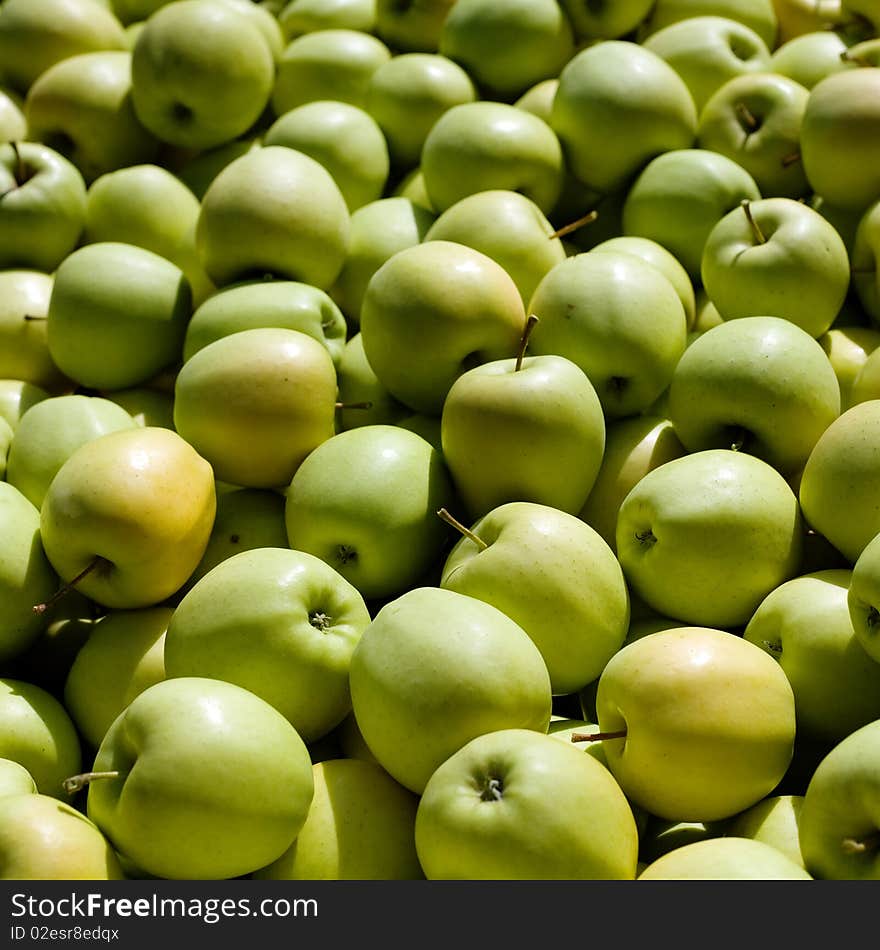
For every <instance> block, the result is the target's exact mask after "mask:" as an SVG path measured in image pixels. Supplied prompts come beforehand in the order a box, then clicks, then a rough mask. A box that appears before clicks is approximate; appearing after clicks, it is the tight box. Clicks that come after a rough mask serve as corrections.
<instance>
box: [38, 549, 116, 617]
mask: <svg viewBox="0 0 880 950" xmlns="http://www.w3.org/2000/svg"><path fill="white" fill-rule="evenodd" d="M107 563H108V562H107V561H106V560H105V559H104V558H102V557H100V556H96V557H94V558H92V560H91V561H89V563H88V564H87V565H86V566H85V567H84V568H83V569H82V570H81V571H80V572H79V574H77V575H76V577H74V578H73V580H71V581H68V582H67V583H66V584H65V585H64V586H63V587H59V588H58V590H56V591H55V593H54V594H53V595H52V596H51V597H50V598H49V599H48V600H47V601H46V602H45V603H42V604H34V613H36V614H44V613H45V612H46V611H47V610H48V609H49V608H50V607H53V606H54V605H55V604H56V603H57V602H58V601H59V600H61V598H62V597H64V596H65V595H66V594H69V593H70V592H71V591H72V590H73V589H74V588H75V587H76V585H77V584H79V582H80V581H81V580H82V579H83V578H85V577H88V575H89V574H91V573H92V571H94V570H95V569H96V568H98V567H100V566H101V565H102V564H107Z"/></svg>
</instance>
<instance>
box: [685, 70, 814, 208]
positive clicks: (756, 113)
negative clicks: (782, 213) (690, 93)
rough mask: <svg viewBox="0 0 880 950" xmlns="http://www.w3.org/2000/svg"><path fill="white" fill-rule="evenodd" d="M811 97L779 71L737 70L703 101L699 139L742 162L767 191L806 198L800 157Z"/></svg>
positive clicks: (703, 145) (702, 144)
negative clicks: (743, 72)
mask: <svg viewBox="0 0 880 950" xmlns="http://www.w3.org/2000/svg"><path fill="white" fill-rule="evenodd" d="M808 97H809V91H808V90H807V89H806V88H805V87H804V86H802V85H800V84H799V83H797V82H795V81H794V80H793V79H789V78H787V77H786V76H781V75H778V74H777V73H773V72H766V71H765V72H757V73H751V74H749V75H745V76H737V77H735V78H733V79H731V80H729V81H728V82H726V83H724V85H722V86H721V87H720V88H719V89H718V90H717V91H716V92H715V93H714V94H713V95H712V96H711V97H710V98H709V100H708V101H707V102H706V103H705V105H704V106H703V109H702V111H701V112H700V121H699V124H698V126H697V143H698V145H699V146H700V148H705V149H709V150H710V151H713V152H718V153H719V154H721V155H726V156H727V157H728V158H730V159H732V160H733V161H735V162H737V163H738V164H739V165H741V166H742V167H743V168H744V169H745V170H746V171H747V172H748V173H749V174H750V175H751V176H752V178H754V180H755V183H756V184H757V186H758V188H759V189H760V191H761V194H762V195H764V196H765V197H777V198H801V197H803V196H804V195H807V194H809V191H810V186H809V184H808V183H807V177H806V175H805V174H804V169H803V163H802V162H801V159H800V134H801V122H802V120H803V115H804V109H805V108H806V105H807V98H808Z"/></svg>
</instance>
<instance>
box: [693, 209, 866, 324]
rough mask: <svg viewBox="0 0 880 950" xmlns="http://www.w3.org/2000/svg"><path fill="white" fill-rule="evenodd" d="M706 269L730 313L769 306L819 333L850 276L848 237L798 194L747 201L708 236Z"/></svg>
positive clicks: (718, 302)
mask: <svg viewBox="0 0 880 950" xmlns="http://www.w3.org/2000/svg"><path fill="white" fill-rule="evenodd" d="M701 273H702V279H703V286H704V287H705V288H706V293H707V294H708V295H709V298H710V299H711V301H712V303H714V304H715V306H716V307H717V308H718V312H719V313H720V314H721V316H722V317H723V318H724V319H725V320H732V319H734V318H737V317H755V316H763V315H766V314H768V313H769V314H772V315H773V316H775V317H780V318H782V319H785V320H790V321H791V322H792V323H794V324H796V325H797V326H799V327H800V328H801V329H803V330H805V331H806V332H807V333H809V334H810V336H813V337H819V336H821V335H822V334H823V333H825V331H826V330H828V329H830V327H831V325H832V323H834V320H835V318H836V317H837V314H838V313H839V312H840V309H841V307H842V306H843V302H844V299H845V298H846V295H847V291H848V289H849V283H850V267H849V255H848V254H847V251H846V245H845V244H844V243H843V239H842V238H841V237H840V235H839V234H838V233H837V231H836V230H835V228H834V227H833V226H832V225H831V224H829V222H828V221H826V220H825V218H823V217H822V215H820V214H819V212H818V211H814V210H813V209H812V208H810V207H809V206H808V205H806V204H803V203H802V202H800V201H795V200H794V199H793V198H764V199H761V200H759V201H745V202H743V205H742V207H740V208H735V209H734V210H733V211H730V212H728V213H727V214H726V215H725V216H724V217H723V218H722V219H721V220H720V221H719V222H718V223H717V224H716V225H715V227H714V228H712V231H711V232H710V234H709V236H708V238H707V239H706V244H705V246H704V248H703V260H702V264H701ZM805 301H809V305H808V306H807V305H805Z"/></svg>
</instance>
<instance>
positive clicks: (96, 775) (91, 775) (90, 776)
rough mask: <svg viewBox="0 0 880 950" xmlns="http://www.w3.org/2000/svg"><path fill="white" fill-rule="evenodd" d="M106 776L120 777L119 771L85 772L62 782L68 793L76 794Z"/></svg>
mask: <svg viewBox="0 0 880 950" xmlns="http://www.w3.org/2000/svg"><path fill="white" fill-rule="evenodd" d="M105 778H119V772H83V773H82V774H80V775H71V777H70V778H66V779H65V780H64V781H63V782H62V783H61V785H62V787H63V788H64V791H65V792H67V794H68V795H75V794H76V793H77V792H80V791H82V790H83V789H84V788H85V787H86V786H87V785H88V784H89V783H90V782H94V781H96V780H99V779H105Z"/></svg>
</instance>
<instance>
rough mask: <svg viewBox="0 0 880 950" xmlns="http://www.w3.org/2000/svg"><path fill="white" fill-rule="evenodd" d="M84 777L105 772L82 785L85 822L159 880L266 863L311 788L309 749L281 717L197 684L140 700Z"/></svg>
mask: <svg viewBox="0 0 880 950" xmlns="http://www.w3.org/2000/svg"><path fill="white" fill-rule="evenodd" d="M182 725H184V726H185V728H181V726H182ZM92 771H93V773H105V776H104V777H95V778H92V779H91V782H90V784H89V791H88V815H89V818H91V820H92V821H93V822H95V824H96V825H97V826H98V827H99V828H100V829H101V831H103V833H104V834H105V835H106V836H107V837H108V838H109V839H110V841H111V842H112V843H113V846H114V847H115V848H116V849H117V850H118V851H119V852H121V853H122V854H124V855H125V856H126V858H128V859H129V860H130V861H131V862H133V863H134V864H135V865H136V866H138V867H139V868H141V869H143V871H145V872H147V873H148V874H152V875H154V876H156V877H162V878H177V879H189V880H217V879H223V878H233V877H240V876H241V875H244V874H250V873H251V872H252V871H255V870H257V869H258V868H261V867H264V866H265V865H266V864H269V863H270V862H272V861H274V860H275V859H276V858H278V857H279V856H280V855H281V854H283V853H284V851H286V850H287V848H289V847H290V844H291V842H292V841H293V839H294V838H295V837H296V836H297V834H298V833H299V830H300V828H301V827H302V825H303V823H304V822H305V819H306V815H307V813H308V810H309V805H310V804H311V800H312V795H313V792H314V783H313V780H312V770H311V762H310V760H309V754H308V751H307V750H306V747H305V744H304V743H303V741H302V739H301V738H300V737H299V735H298V734H297V732H296V730H295V729H294V728H293V726H291V725H290V723H289V722H288V721H287V720H286V719H285V718H284V717H283V716H282V715H281V714H280V713H279V712H277V711H276V710H274V709H273V708H272V707H271V706H270V705H269V704H268V703H266V702H264V701H263V700H262V699H260V698H259V697H258V696H255V695H254V694H253V693H250V692H248V691H247V690H245V689H242V688H241V687H240V686H235V685H233V684H232V683H224V682H221V681H220V680H210V679H202V678H198V677H184V678H180V679H169V680H165V681H164V682H161V683H157V684H156V685H154V686H151V687H149V689H146V690H145V691H144V692H143V693H141V694H140V696H138V697H136V698H135V699H134V701H133V702H132V703H131V704H130V705H129V706H128V707H127V708H126V709H125V710H124V711H123V712H122V713H120V715H119V716H118V717H117V719H116V720H114V722H113V725H111V726H110V729H109V731H108V732H107V735H106V736H105V737H104V740H103V742H102V743H101V746H100V748H99V749H98V753H97V755H96V757H95V761H94V767H93V770H92ZM144 827H149V828H150V829H151V830H150V834H149V835H144V834H143V828H144Z"/></svg>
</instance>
